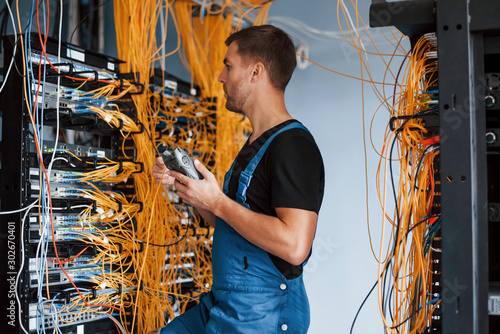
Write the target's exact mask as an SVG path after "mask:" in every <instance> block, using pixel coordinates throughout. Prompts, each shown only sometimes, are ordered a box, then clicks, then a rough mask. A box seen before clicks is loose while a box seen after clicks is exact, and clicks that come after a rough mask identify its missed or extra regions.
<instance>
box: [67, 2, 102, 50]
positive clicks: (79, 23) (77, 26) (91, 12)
mask: <svg viewBox="0 0 500 334" xmlns="http://www.w3.org/2000/svg"><path fill="white" fill-rule="evenodd" d="M109 1H110V0H106V1H104V2H103V3H102V4H100V5H99V6H97V7H96V8H94V9H93V10H91V11H89V13H88V14H87V15H85V17H84V18H83V19H81V20H80V22H78V24H77V25H76V27H75V29H73V32H72V33H71V37H70V38H69V43H70V44H71V41H72V40H73V35H74V34H75V32H76V30H77V29H78V28H79V27H80V25H81V24H82V23H83V22H84V21H85V20H86V19H87V18H88V17H89V16H90V14H93V12H95V11H96V10H98V9H99V8H100V7H102V6H104V5H105V4H107V3H108V2H109Z"/></svg>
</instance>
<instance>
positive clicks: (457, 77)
mask: <svg viewBox="0 0 500 334" xmlns="http://www.w3.org/2000/svg"><path fill="white" fill-rule="evenodd" d="M499 16H500V3H499V2H491V1H486V0H470V1H465V0H460V1H454V0H453V1H452V0H436V1H434V0H413V1H396V2H385V1H373V3H372V5H371V7H370V26H372V27H383V26H396V27H397V28H398V29H400V31H402V32H403V33H404V34H406V35H407V36H408V37H409V38H410V41H411V42H412V45H413V44H414V43H415V42H416V41H417V40H418V39H419V38H420V37H421V36H422V35H423V34H425V33H429V32H435V33H436V36H437V54H438V81H439V130H440V152H441V154H440V157H439V160H440V162H439V163H440V176H441V178H440V179H441V180H440V190H441V196H440V201H441V207H440V209H441V214H442V231H441V233H442V240H441V250H442V254H441V257H442V259H441V264H440V269H441V271H440V275H434V276H433V278H434V279H435V280H437V282H436V284H437V285H438V286H439V289H440V299H441V305H440V310H439V313H438V314H437V315H436V318H437V319H438V321H439V326H437V327H435V328H429V332H433V333H446V334H451V333H474V334H479V333H488V332H489V333H497V332H498V330H499V329H500V327H499V325H498V323H499V321H498V315H499V314H500V313H499V312H498V307H497V306H496V305H497V302H498V290H497V287H498V282H499V279H500V277H499V276H498V267H499V261H500V257H499V251H498V246H496V243H497V242H496V240H498V236H499V229H498V227H497V225H498V200H499V199H498V189H499V183H498V182H499V179H498V174H499V165H498V153H499V152H498V142H497V140H498V139H497V138H498V136H497V126H498V121H499V116H498V114H497V112H498V111H497V109H498V102H499V101H498V99H497V98H496V97H497V96H498V89H499V86H498V79H497V78H498V71H499V66H498V64H499V63H500V62H499V61H500V43H499V38H500V21H498V17H499Z"/></svg>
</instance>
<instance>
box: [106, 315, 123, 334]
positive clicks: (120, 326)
mask: <svg viewBox="0 0 500 334" xmlns="http://www.w3.org/2000/svg"><path fill="white" fill-rule="evenodd" d="M106 314H107V315H108V317H109V318H110V319H111V320H113V322H114V323H115V324H116V326H118V328H119V329H120V331H121V332H122V333H123V334H127V332H125V329H124V328H123V326H122V324H121V323H120V322H119V321H118V320H116V319H115V318H114V317H113V316H112V315H111V314H109V313H106Z"/></svg>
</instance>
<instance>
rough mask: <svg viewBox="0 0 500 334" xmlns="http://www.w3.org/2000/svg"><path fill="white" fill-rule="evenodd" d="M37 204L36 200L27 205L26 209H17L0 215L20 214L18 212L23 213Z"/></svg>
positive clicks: (2, 212)
mask: <svg viewBox="0 0 500 334" xmlns="http://www.w3.org/2000/svg"><path fill="white" fill-rule="evenodd" d="M37 202H38V199H37V200H36V201H34V202H33V203H31V204H30V205H28V206H27V207H25V208H21V209H18V210H13V211H1V212H0V215H10V214H13V213H20V212H23V211H25V210H29V209H31V208H32V207H34V206H35V205H36V203H37Z"/></svg>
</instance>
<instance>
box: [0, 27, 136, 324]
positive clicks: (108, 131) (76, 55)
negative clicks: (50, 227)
mask: <svg viewBox="0 0 500 334" xmlns="http://www.w3.org/2000/svg"><path fill="white" fill-rule="evenodd" d="M29 38H30V43H31V48H32V50H33V53H32V54H31V55H30V56H31V59H32V61H33V60H34V61H36V59H38V61H42V58H43V57H42V53H41V52H42V47H41V44H40V40H39V36H38V35H37V34H32V35H30V36H29ZM16 43H18V45H17V47H18V50H19V49H20V44H19V39H18V38H16V36H6V37H4V39H3V47H4V52H5V57H6V58H8V59H11V57H14V59H15V66H16V68H17V70H16V71H12V73H11V74H10V77H9V79H8V80H7V81H6V85H5V88H4V93H3V97H2V107H1V110H2V138H1V146H0V149H1V150H0V152H1V164H2V169H1V174H0V187H1V189H2V191H1V192H0V208H1V211H2V212H5V211H14V212H13V213H11V214H8V215H2V216H0V219H1V224H0V229H1V231H0V233H1V236H2V242H0V251H1V252H2V254H4V256H6V257H7V258H8V261H4V260H2V261H0V271H1V272H2V273H3V274H2V275H4V274H5V278H4V279H3V281H4V282H2V284H0V295H1V296H2V297H1V298H0V300H1V301H0V304H1V308H2V313H4V312H5V314H4V316H2V330H3V331H4V332H5V333H24V332H30V333H31V332H38V331H40V330H42V329H51V328H53V327H54V324H55V325H57V326H58V327H60V328H63V332H64V333H115V332H116V331H117V327H116V326H115V324H113V322H112V321H110V320H109V319H105V318H106V317H105V316H104V317H103V316H98V315H96V314H93V313H83V314H80V315H79V316H78V317H75V316H74V315H71V314H67V315H62V318H63V319H62V320H58V319H50V317H48V319H47V317H40V316H39V314H40V312H43V311H40V309H39V305H38V306H37V303H36V302H34V300H35V298H36V294H37V290H38V291H39V290H41V289H42V288H43V287H44V286H46V285H49V286H51V287H52V288H53V289H54V290H55V291H56V292H57V291H59V293H63V292H62V291H63V290H62V289H63V287H66V286H68V283H69V282H68V277H71V278H72V279H73V280H74V281H75V282H76V281H77V280H78V281H80V283H78V284H79V285H80V286H79V288H82V289H85V287H88V288H89V289H93V290H92V293H96V290H95V289H94V288H92V287H91V285H89V284H87V283H86V282H85V279H86V277H89V276H90V275H93V274H99V273H100V272H101V271H102V269H101V268H99V267H98V266H90V265H89V263H90V260H89V259H91V258H92V257H93V256H94V255H95V248H93V247H85V245H83V244H82V243H81V242H78V241H77V240H74V239H77V238H76V237H74V234H72V231H71V227H70V228H66V227H60V226H57V227H55V229H56V231H55V234H53V235H52V236H50V237H49V239H50V240H51V239H53V238H56V242H55V243H54V245H56V246H55V247H54V246H52V245H51V246H48V248H47V251H46V256H47V257H48V258H51V257H54V256H55V253H56V250H57V253H58V254H59V256H61V258H70V257H72V256H74V255H76V254H79V255H80V257H79V258H78V261H79V262H80V263H77V262H78V261H76V260H73V261H70V262H68V264H67V265H65V266H64V268H65V269H64V270H65V271H66V272H67V273H68V275H69V276H68V275H65V274H63V269H62V268H61V266H60V265H58V264H57V263H55V262H54V263H51V264H50V268H48V269H47V276H46V278H43V282H42V281H40V278H39V277H37V276H36V275H34V274H33V272H34V271H35V269H36V268H37V267H38V266H39V265H40V261H39V260H40V259H39V258H37V257H36V255H37V250H36V247H35V246H34V245H35V243H36V242H37V238H40V233H41V232H40V231H39V230H38V229H37V228H36V225H37V224H39V223H40V220H41V219H43V218H41V219H39V215H37V214H33V215H32V214H30V213H29V210H22V211H20V210H19V209H20V208H27V207H28V206H30V205H33V204H36V197H37V195H38V193H39V192H41V191H43V187H42V184H41V183H40V181H39V172H38V171H37V169H36V168H34V167H36V166H37V165H38V164H47V161H38V159H37V157H36V153H35V152H36V149H35V147H36V143H35V142H34V140H33V127H31V128H30V121H29V113H31V112H32V111H31V110H28V109H27V107H26V97H27V96H33V97H35V96H36V95H37V93H36V92H35V90H34V87H28V92H27V93H26V95H25V92H24V91H23V85H24V82H25V80H26V78H24V77H23V75H22V73H20V72H21V71H22V69H23V66H24V65H23V59H22V56H21V52H16V53H15V54H14V46H15V44H16ZM57 49H58V43H57V42H56V41H55V40H52V39H48V40H47V44H46V45H45V52H46V53H47V54H48V57H52V63H53V65H54V67H55V68H56V69H59V72H60V74H62V73H63V72H64V74H65V75H70V76H73V77H77V78H80V79H85V78H89V75H90V76H95V80H93V81H94V83H93V84H92V85H94V87H98V86H99V83H98V82H97V78H98V77H99V75H100V74H98V72H100V71H105V72H106V73H107V74H106V75H109V76H113V77H116V78H117V77H118V76H119V75H120V73H119V70H118V69H119V65H120V63H121V61H119V60H118V59H115V58H112V57H107V56H104V55H100V54H97V53H94V52H91V51H87V50H82V49H80V48H78V47H76V46H73V45H70V44H67V43H62V45H61V54H62V61H61V62H56V60H57V58H55V55H56V54H57ZM44 72H45V73H43V76H45V79H46V80H44V82H43V85H44V87H43V89H44V94H45V97H44V98H45V100H44V101H45V102H44V104H45V105H43V106H42V105H40V106H38V107H37V108H36V110H35V112H34V113H33V114H34V115H36V116H33V117H41V118H43V120H44V122H45V124H46V125H47V126H54V124H55V122H56V118H55V117H52V116H54V115H55V111H54V112H53V114H52V115H51V113H50V110H51V109H54V108H51V107H54V106H52V105H51V103H54V99H51V98H52V96H53V95H54V94H56V95H59V96H60V95H61V94H62V92H61V91H56V90H55V85H54V82H55V81H56V80H57V77H58V76H60V79H61V82H63V85H61V87H66V89H73V88H75V87H76V86H79V85H80V84H79V83H77V82H75V81H74V80H72V79H67V78H64V77H62V75H60V74H58V73H57V72H58V71H56V70H53V69H51V68H50V67H49V66H48V64H46V66H44ZM27 73H29V72H27ZM35 74H38V71H36V73H35ZM28 75H29V74H28ZM28 94H29V95H28ZM39 97H40V99H41V98H42V92H41V91H40V92H39ZM68 99H69V98H68ZM68 99H66V102H61V103H60V107H61V118H60V119H59V122H60V128H61V129H73V130H81V131H87V132H91V133H98V135H97V138H98V143H97V144H96V143H94V144H92V143H90V144H88V145H85V144H70V143H66V142H64V141H61V142H60V144H59V145H58V148H57V149H56V150H60V151H66V152H71V153H72V154H73V155H74V156H75V159H74V160H73V162H74V164H78V161H79V160H84V161H85V163H91V162H93V163H94V166H95V164H96V163H97V162H98V161H100V160H102V159H103V158H105V157H107V158H112V159H120V157H119V156H117V155H115V152H116V146H117V145H119V144H121V143H120V142H119V139H118V138H119V137H118V136H116V133H115V131H116V129H113V128H111V127H109V125H106V124H105V123H103V122H102V120H100V119H98V118H97V117H96V116H95V115H89V114H84V115H77V113H76V112H75V109H74V108H75V107H74V106H73V109H71V108H69V107H68V108H66V110H64V112H63V109H65V107H66V106H67V104H68V103H67V102H68ZM61 101H62V100H61ZM42 109H43V110H44V111H45V112H44V113H42V112H41V110H42ZM55 135H56V136H58V135H59V134H55ZM40 139H42V138H40ZM41 150H42V152H41V155H42V157H44V159H43V160H45V158H47V157H48V156H49V155H51V154H52V152H53V150H54V148H53V147H51V145H46V146H44V147H42V148H41ZM132 153H133V152H132ZM133 156H134V155H133V154H132V157H133ZM62 160H65V161H66V163H61V161H59V162H57V163H54V165H53V169H52V171H53V175H54V176H52V174H51V176H50V178H51V181H50V183H53V184H56V185H57V184H58V181H60V180H58V179H57V178H64V177H65V175H64V173H65V171H63V170H60V169H59V167H61V166H62V167H63V169H64V167H68V166H67V165H69V164H72V165H73V166H74V164H73V163H72V162H70V161H68V160H71V156H69V155H68V156H65V158H63V159H62ZM65 165H66V166H65ZM77 167H78V166H77ZM83 167H85V166H83ZM84 169H86V170H88V168H84ZM136 170H137V172H139V171H141V166H140V164H137V169H136ZM131 182H132V183H133V180H132V181H131ZM61 184H64V183H60V184H59V188H53V189H51V193H52V195H53V204H54V206H57V207H59V208H62V209H63V210H62V211H60V213H55V214H54V217H53V219H50V220H54V221H57V222H60V221H63V222H65V224H66V223H67V221H68V219H71V218H74V217H75V216H76V212H75V211H74V209H73V208H74V207H77V206H80V207H81V206H94V208H93V210H95V203H92V201H90V200H86V199H84V198H78V199H73V198H70V197H68V196H65V195H64V193H63V191H64V190H63V189H66V190H65V191H66V193H69V192H71V191H73V190H72V189H73V188H72V187H73V186H71V185H67V187H68V188H62V187H64V186H62V187H61ZM96 187H97V188H99V189H107V190H109V189H111V186H109V185H98V186H96ZM68 217H69V218H68ZM47 220H48V219H47ZM64 226H68V225H64ZM92 228H93V226H90V227H88V228H87V229H92ZM131 228H133V226H131ZM81 231H84V229H83V228H82V229H81ZM47 263H48V262H47ZM47 263H46V264H45V265H49V264H47ZM109 270H112V268H109ZM67 276H68V277H67ZM5 283H6V284H5ZM43 293H44V292H42V294H43ZM54 294H55V292H54ZM67 298H68V300H69V294H68V296H67ZM5 319H7V320H5ZM65 320H68V321H69V323H68V324H66V323H64V321H65Z"/></svg>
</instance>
